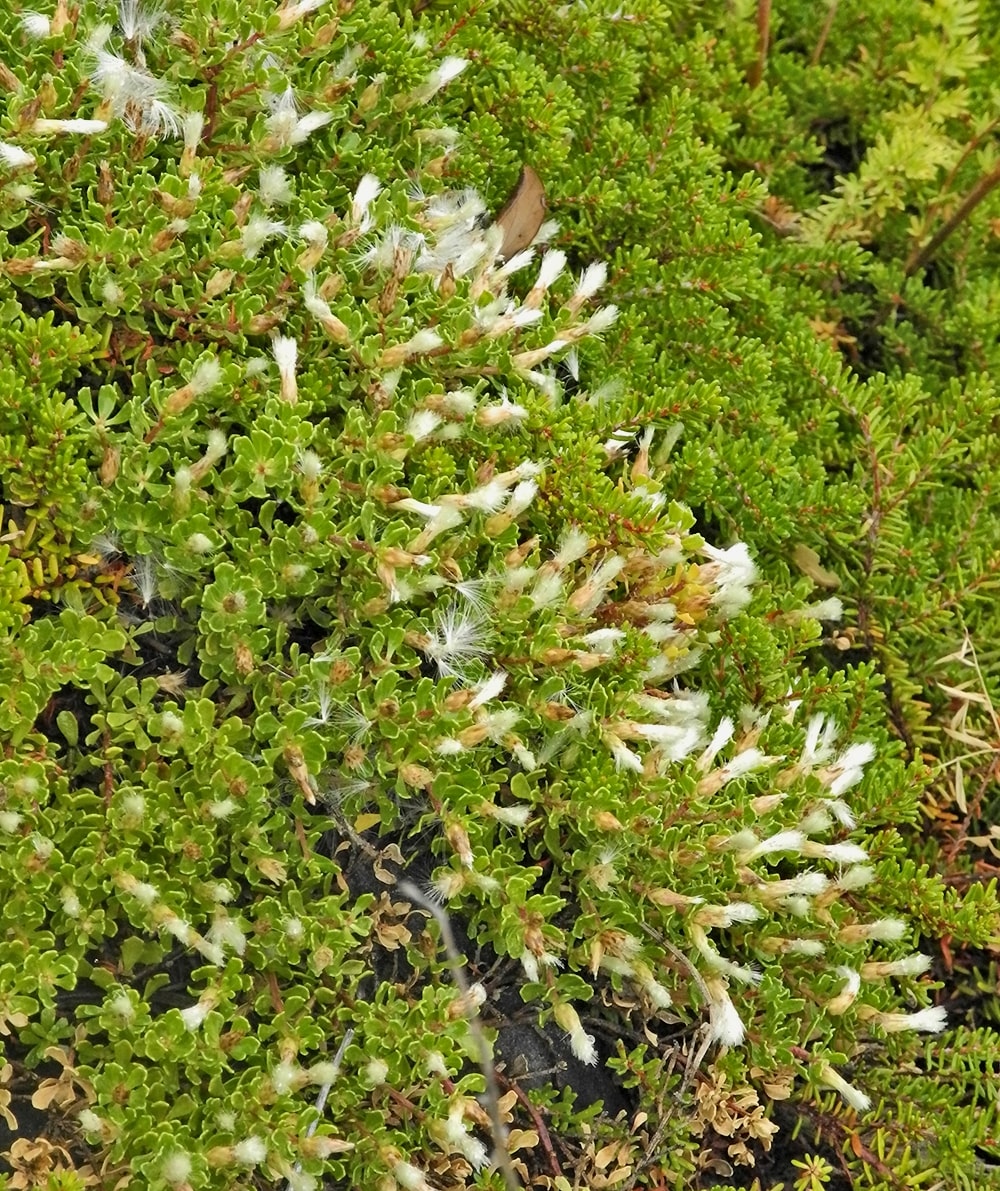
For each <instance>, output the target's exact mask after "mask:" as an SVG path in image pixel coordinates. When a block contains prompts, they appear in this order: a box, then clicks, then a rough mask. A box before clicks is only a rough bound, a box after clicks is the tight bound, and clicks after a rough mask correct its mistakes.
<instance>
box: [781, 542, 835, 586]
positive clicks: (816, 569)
mask: <svg viewBox="0 0 1000 1191" xmlns="http://www.w3.org/2000/svg"><path fill="white" fill-rule="evenodd" d="M792 561H793V562H794V563H795V565H796V566H797V567H798V568H799V570H800V571H801V572H802V574H803V575H805V576H806V577H807V578H809V579H811V580H812V581H813V583H815V584H816V586H817V587H839V586H840V579H839V577H838V576H837V575H835V574H834V573H833V571H828V570H826V568H825V567H823V566H822V565H821V564H820V561H819V555H818V554H817V553H816V551H815V550H811V549H810V548H809V547H808V546H804V545H803V544H802V543H801V542H800V543H799V544H798V545H797V546H796V547H795V549H794V550H793V551H792Z"/></svg>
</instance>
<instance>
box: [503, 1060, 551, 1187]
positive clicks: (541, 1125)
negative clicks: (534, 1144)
mask: <svg viewBox="0 0 1000 1191" xmlns="http://www.w3.org/2000/svg"><path fill="white" fill-rule="evenodd" d="M497 1079H498V1081H499V1082H500V1083H502V1084H503V1086H504V1087H505V1088H508V1089H509V1090H510V1091H512V1092H513V1093H514V1095H515V1096H516V1097H517V1099H518V1101H519V1102H520V1104H521V1105H522V1106H523V1107H524V1109H525V1111H526V1112H527V1114H528V1116H530V1117H531V1123H532V1124H533V1125H534V1126H535V1132H536V1133H537V1134H538V1142H539V1144H540V1145H541V1147H542V1150H543V1151H544V1153H545V1157H546V1158H547V1159H548V1160H549V1170H550V1171H551V1172H552V1176H553V1178H557V1179H559V1178H562V1177H563V1172H562V1167H561V1166H560V1165H559V1159H558V1157H557V1156H556V1151H555V1147H554V1146H553V1145H552V1138H551V1137H550V1136H549V1130H548V1127H547V1126H546V1124H545V1120H544V1118H543V1117H542V1114H541V1113H540V1112H539V1111H538V1109H537V1108H536V1107H535V1106H534V1105H533V1104H532V1103H531V1100H530V1099H529V1097H528V1094H527V1092H525V1091H524V1090H523V1088H520V1087H519V1086H518V1085H517V1084H516V1083H515V1082H514V1081H513V1080H512V1079H507V1077H506V1076H505V1075H501V1074H500V1073H499V1072H497Z"/></svg>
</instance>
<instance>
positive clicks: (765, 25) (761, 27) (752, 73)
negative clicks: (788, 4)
mask: <svg viewBox="0 0 1000 1191" xmlns="http://www.w3.org/2000/svg"><path fill="white" fill-rule="evenodd" d="M770 41H771V0H757V57H756V58H755V59H754V61H753V62H752V63H751V66H750V69H749V70H748V71H747V83H748V84H749V85H750V87H751V88H754V87H759V86H760V84H761V82H762V81H763V79H764V68H765V67H766V66H767V47H768V45H769V44H770Z"/></svg>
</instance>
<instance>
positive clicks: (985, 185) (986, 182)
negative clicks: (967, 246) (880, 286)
mask: <svg viewBox="0 0 1000 1191" xmlns="http://www.w3.org/2000/svg"><path fill="white" fill-rule="evenodd" d="M998 183H1000V165H995V166H994V167H993V169H992V170H990V172H989V173H988V174H984V175H983V176H982V177H981V178H980V179H979V181H978V182H977V183H976V184H975V186H973V188H972V189H971V190H970V191H969V193H968V194H967V195H966V196H965V198H964V199H962V201H961V202H960V203H959V204H958V206H957V207H956V208H955V210H954V211H953V212H952V213H951V215H950V216H949V217H948V218H947V219H946V220H945V221H944V223H943V224H942V225H941V226H940V227H939V228H938V230H937V231H936V232H935V233H934V235H933V236H931V238H930V239H929V240H928V241H927V243H926V244H925V245H924V246H923V248H915V249H914V250H913V251H912V252H911V253H910V258H909V260H908V261H907V262H906V269H905V274H906V276H907V277H912V276H913V274H914V273H916V271H917V270H918V269H922V268H923V267H924V265H926V264H927V262H928V261H929V260H930V259H931V257H932V256H933V255H934V253H935V252H937V250H938V249H939V248H940V247H941V245H942V244H943V243H944V242H945V240H947V239H948V237H949V236H950V235H951V233H952V232H953V231H954V230H955V229H956V228H957V227H960V226H961V225H962V224H963V223H964V222H965V220H966V219H968V217H969V216H970V215H971V214H972V212H973V211H974V210H975V209H976V207H978V206H979V204H980V203H981V202H982V201H983V199H984V198H986V196H987V195H988V194H989V193H990V191H991V190H993V188H994V187H995V186H996V185H997V184H998Z"/></svg>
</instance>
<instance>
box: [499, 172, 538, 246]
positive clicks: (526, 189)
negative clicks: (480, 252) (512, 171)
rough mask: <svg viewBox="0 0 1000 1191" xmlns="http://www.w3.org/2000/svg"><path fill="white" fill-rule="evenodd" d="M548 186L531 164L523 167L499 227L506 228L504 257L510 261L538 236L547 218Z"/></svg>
mask: <svg viewBox="0 0 1000 1191" xmlns="http://www.w3.org/2000/svg"><path fill="white" fill-rule="evenodd" d="M545 207H546V203H545V187H544V186H543V185H542V180H541V178H539V176H538V175H537V174H536V173H535V171H534V170H533V169H532V168H531V166H530V165H525V166H522V167H521V175H520V177H519V178H518V180H517V185H516V186H515V187H514V189H513V190H512V191H511V193H510V197H509V198H508V199H507V201H506V202H505V203H504V205H503V206H502V207H501V208H500V213H499V214H498V215H497V217H496V221H495V222H496V224H497V226H498V227H502V228H503V243H502V244H501V245H500V256H501V257H503V259H504V260H505V261H506V260H510V258H511V257H512V256H515V255H516V254H517V253H519V252H520V251H521V249H522V248H527V247H528V245H529V244H530V243H531V241H532V240H533V239H534V238H535V236H537V235H538V229H539V228H540V227H541V226H542V221H543V220H544V219H545Z"/></svg>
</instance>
